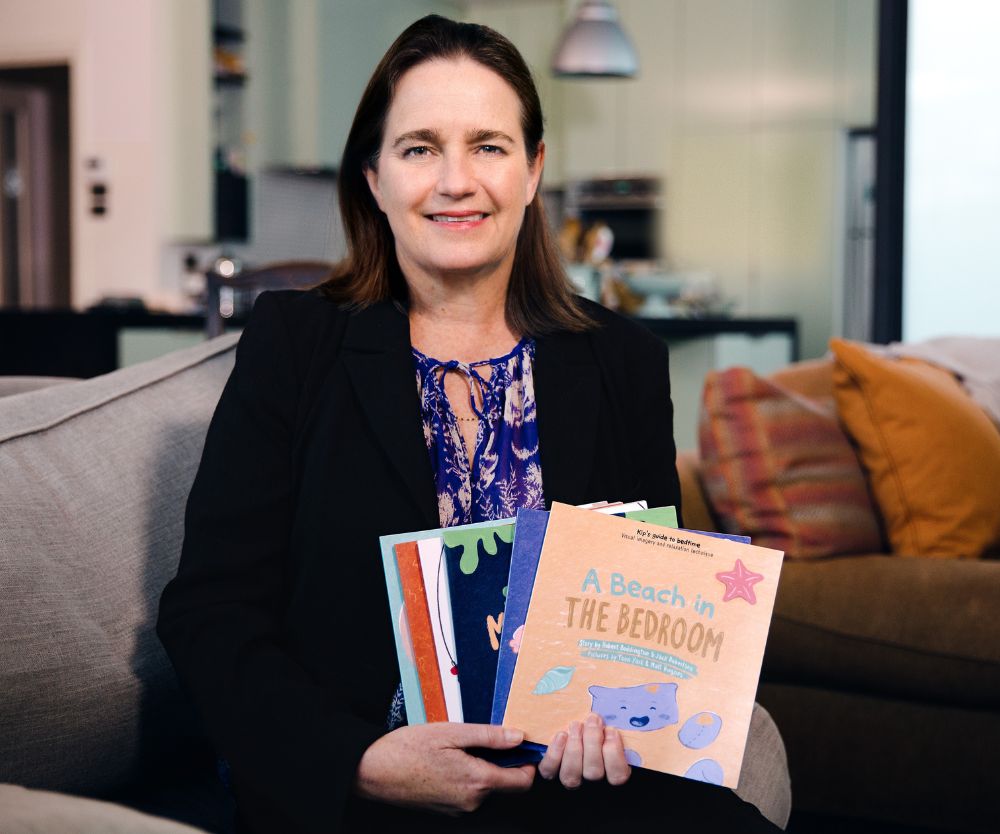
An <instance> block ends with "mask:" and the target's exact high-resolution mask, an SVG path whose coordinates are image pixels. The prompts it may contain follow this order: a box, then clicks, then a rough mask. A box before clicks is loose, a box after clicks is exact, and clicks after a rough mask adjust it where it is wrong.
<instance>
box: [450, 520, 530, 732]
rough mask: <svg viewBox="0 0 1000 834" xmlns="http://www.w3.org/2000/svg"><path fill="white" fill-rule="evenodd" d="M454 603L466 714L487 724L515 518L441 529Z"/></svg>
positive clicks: (471, 721) (460, 682)
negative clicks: (475, 526) (492, 524)
mask: <svg viewBox="0 0 1000 834" xmlns="http://www.w3.org/2000/svg"><path fill="white" fill-rule="evenodd" d="M441 537H442V539H443V541H444V558H445V564H446V567H447V576H448V588H449V593H450V595H451V602H452V606H451V609H452V616H453V620H454V631H455V650H456V657H457V660H458V680H459V684H460V687H461V692H462V714H463V715H464V716H465V720H466V721H468V722H470V723H473V724H488V723H489V721H490V707H491V705H492V702H493V682H494V680H495V679H496V672H497V653H498V651H499V649H500V630H501V629H502V627H503V618H504V606H505V602H506V597H507V576H508V574H509V573H510V555H511V545H512V542H513V540H514V522H513V521H512V520H508V521H507V523H506V524H503V525H499V526H496V527H492V528H487V529H469V528H463V527H448V528H445V529H444V530H442V531H441Z"/></svg>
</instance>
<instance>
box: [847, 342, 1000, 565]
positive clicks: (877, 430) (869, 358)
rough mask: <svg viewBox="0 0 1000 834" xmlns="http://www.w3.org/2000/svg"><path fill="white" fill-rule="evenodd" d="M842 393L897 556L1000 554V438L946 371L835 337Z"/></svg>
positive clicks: (850, 427) (852, 432) (849, 426)
mask: <svg viewBox="0 0 1000 834" xmlns="http://www.w3.org/2000/svg"><path fill="white" fill-rule="evenodd" d="M830 347H831V349H832V350H833V352H834V355H835V356H836V359H837V363H836V367H835V369H834V384H835V389H834V391H835V395H836V398H837V407H838V410H839V413H840V417H841V419H842V421H843V423H844V426H845V427H846V429H847V432H848V433H849V434H850V436H851V437H852V438H853V439H854V441H855V442H856V443H857V446H858V450H859V454H860V456H861V461H862V463H863V465H864V467H865V469H866V470H867V472H868V478H869V482H870V484H871V488H872V492H873V493H874V496H875V501H876V503H877V504H878V507H879V510H880V511H881V513H882V517H883V519H884V520H885V526H886V531H887V534H888V538H889V542H890V544H891V546H892V551H893V553H897V554H904V555H907V556H935V557H946V558H961V557H966V558H976V557H979V556H984V555H986V556H988V555H1000V511H998V507H1000V503H998V496H1000V431H997V427H996V426H995V425H993V423H992V422H991V421H990V419H989V417H987V415H986V413H985V412H984V411H983V410H982V408H980V407H979V406H978V405H977V404H976V403H975V402H974V401H973V400H972V398H971V397H970V396H969V395H968V394H967V393H966V392H965V391H964V390H963V389H962V387H961V385H960V384H959V383H958V382H957V380H956V379H955V378H954V377H953V376H952V375H951V374H950V373H948V372H947V371H945V370H943V369H941V368H936V367H934V366H933V365H930V364H927V363H926V362H922V361H919V360H913V359H898V360H896V359H888V358H884V357H881V356H877V355H875V354H874V353H872V352H870V351H868V350H866V349H865V348H864V347H863V346H862V345H861V344H859V343H855V342H847V341H844V340H840V339H834V340H833V341H832V342H831V343H830Z"/></svg>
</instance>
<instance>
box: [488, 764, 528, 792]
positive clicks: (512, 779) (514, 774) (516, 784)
mask: <svg viewBox="0 0 1000 834" xmlns="http://www.w3.org/2000/svg"><path fill="white" fill-rule="evenodd" d="M497 770H499V771H500V772H499V773H497V774H494V776H495V781H494V783H493V790H496V791H500V792H501V793H523V792H524V791H527V790H530V789H531V783H532V782H534V781H535V766H534V765H530V764H527V765H521V766H520V767H498V768H497Z"/></svg>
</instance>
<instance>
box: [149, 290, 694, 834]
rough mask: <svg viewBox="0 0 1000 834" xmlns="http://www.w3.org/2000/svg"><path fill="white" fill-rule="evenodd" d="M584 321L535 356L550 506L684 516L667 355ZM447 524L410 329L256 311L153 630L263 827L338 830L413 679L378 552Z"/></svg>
mask: <svg viewBox="0 0 1000 834" xmlns="http://www.w3.org/2000/svg"><path fill="white" fill-rule="evenodd" d="M587 310H588V312H589V313H590V314H591V315H592V316H593V317H594V318H595V319H596V320H597V321H598V322H599V323H600V325H601V326H600V327H599V328H597V329H595V330H592V331H590V332H588V333H584V334H566V333H563V334H557V335H552V336H546V337H544V338H539V339H537V340H536V356H535V362H534V366H533V373H534V383H535V397H536V402H537V414H538V434H539V450H540V456H541V465H542V482H543V487H544V492H545V498H546V503H547V504H550V503H551V501H552V500H558V501H563V502H567V503H570V504H578V503H583V502H586V501H594V500H600V499H620V500H623V501H628V500H632V499H636V498H645V499H647V500H648V501H649V502H650V506H656V505H665V504H674V505H678V506H679V503H680V490H679V486H678V480H677V472H676V467H675V449H674V442H673V431H672V428H673V426H672V416H673V412H672V409H671V403H670V394H669V381H668V369H667V349H666V347H665V345H664V344H663V342H662V341H660V340H659V339H657V338H656V337H654V336H653V335H652V334H651V333H649V332H648V331H647V330H645V329H644V328H642V327H640V326H639V325H636V324H635V323H632V322H629V321H627V320H625V319H623V318H621V317H619V316H617V315H615V314H613V313H610V312H608V311H607V310H605V309H604V308H602V307H599V306H598V305H592V304H589V303H588V306H587ZM437 526H438V517H437V500H436V495H435V488H434V479H433V475H432V472H431V465H430V460H429V456H428V454H427V451H426V447H425V445H424V439H423V432H422V427H421V419H420V412H419V402H418V397H417V387H416V376H415V370H414V366H413V360H412V356H411V352H410V339H409V324H408V320H407V317H406V315H405V314H404V313H402V312H401V311H400V310H398V309H397V308H396V307H395V306H394V305H392V304H390V303H384V304H378V305H375V306H373V307H370V308H368V309H366V310H364V311H361V312H352V313H348V312H344V311H343V310H341V309H340V308H338V307H337V306H336V305H335V304H334V303H332V302H330V301H328V300H327V299H325V298H324V297H322V296H321V295H319V294H318V293H316V292H310V293H297V292H277V293H265V294H264V295H262V296H261V297H260V298H259V299H258V301H257V304H256V307H255V309H254V313H253V315H252V317H251V319H250V322H249V324H248V325H247V328H246V330H245V331H244V333H243V337H242V339H241V340H240V344H239V347H238V350H237V355H236V364H235V367H234V369H233V372H232V375H231V377H230V379H229V381H228V383H227V384H226V387H225V390H224V391H223V394H222V397H221V399H220V401H219V404H218V407H217V409H216V412H215V416H214V417H213V419H212V423H211V426H210V428H209V431H208V435H207V438H206V441H205V448H204V452H203V455H202V460H201V465H200V467H199V470H198V474H197V477H196V479H195V482H194V486H193V488H192V490H191V494H190V497H189V499H188V504H187V512H186V516H185V537H184V547H183V552H182V556H181V561H180V568H179V571H178V575H177V577H176V578H175V579H174V580H173V581H171V582H170V584H169V585H168V586H167V588H166V590H165V591H164V593H163V597H162V600H161V603H160V616H159V622H158V625H157V629H158V633H159V635H160V638H161V640H162V641H163V643H164V645H165V646H166V648H167V651H168V653H169V655H170V658H171V660H172V661H173V664H174V666H175V668H176V670H177V673H178V675H179V677H180V679H181V682H182V684H183V685H184V687H185V688H186V689H187V691H188V692H189V693H190V694H191V696H192V697H193V699H194V701H195V703H196V706H197V707H198V709H199V711H200V713H201V715H202V718H203V720H204V723H205V726H206V728H207V730H208V732H209V735H210V736H211V738H212V741H213V742H214V744H215V746H216V749H217V750H218V752H219V754H220V755H222V756H223V757H225V758H226V759H227V760H228V761H229V763H230V765H231V768H232V775H233V783H234V789H235V791H236V796H237V801H238V804H239V806H240V810H241V818H242V820H243V821H244V824H245V825H247V826H248V827H249V828H251V829H252V830H259V831H283V832H286V831H287V832H290V831H320V830H322V831H327V832H328V831H335V830H338V826H339V825H340V821H341V820H342V815H343V813H344V808H345V806H346V804H347V803H348V800H349V796H350V789H351V785H352V782H353V779H354V773H355V771H356V769H357V764H358V761H359V760H360V757H361V755H362V753H363V752H364V751H365V749H366V748H367V747H368V746H369V745H370V744H371V743H372V742H374V741H375V740H376V739H377V738H378V737H379V736H380V735H381V734H383V733H384V732H385V718H386V715H387V712H388V708H389V704H390V701H391V698H392V695H393V693H394V691H395V689H396V686H397V683H398V680H399V670H398V668H397V664H396V658H395V651H394V646H393V638H392V627H391V623H390V618H389V609H388V601H387V598H386V593H385V582H384V578H383V574H382V566H381V560H380V558H379V548H378V537H379V536H380V535H382V534H388V533H401V532H408V531H415V530H423V529H428V528H433V527H437Z"/></svg>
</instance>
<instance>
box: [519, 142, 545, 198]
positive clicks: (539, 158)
mask: <svg viewBox="0 0 1000 834" xmlns="http://www.w3.org/2000/svg"><path fill="white" fill-rule="evenodd" d="M544 167H545V143H544V142H539V143H538V153H537V154H535V161H534V162H533V163H531V165H530V166H529V168H528V188H527V192H526V194H525V200H524V204H525V205H526V206H527V205H531V201H532V200H534V199H535V193H536V192H537V191H538V184H539V183H540V182H541V181H542V169H543V168H544Z"/></svg>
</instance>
